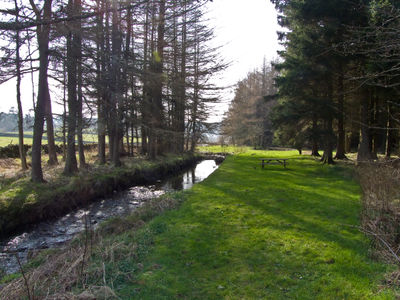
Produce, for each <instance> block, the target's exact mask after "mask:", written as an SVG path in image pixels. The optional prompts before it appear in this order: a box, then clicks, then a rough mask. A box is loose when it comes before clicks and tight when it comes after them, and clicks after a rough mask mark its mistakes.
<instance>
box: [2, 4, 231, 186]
mask: <svg viewBox="0 0 400 300" xmlns="http://www.w3.org/2000/svg"><path fill="white" fill-rule="evenodd" d="M206 2H207V1H192V0H179V1H168V0H138V1H120V0H114V1H104V0H95V1H92V0H83V1H82V0H45V1H34V0H29V1H25V0H14V1H7V2H6V3H4V5H2V8H1V10H0V13H1V21H0V30H1V34H2V38H1V43H0V46H1V59H2V64H1V69H0V83H3V82H6V81H8V80H10V79H13V78H14V79H16V82H17V85H16V104H17V105H16V106H17V110H18V114H19V126H18V129H19V135H20V141H19V143H20V145H21V147H20V149H21V150H20V155H21V161H22V167H23V168H25V169H26V168H27V164H26V158H25V153H24V151H23V150H22V149H23V148H22V145H23V111H22V101H33V104H34V107H35V111H34V125H33V146H32V161H31V166H32V180H33V181H36V182H40V181H43V174H42V154H41V141H42V135H43V133H44V130H45V131H46V133H47V137H48V143H49V147H48V148H49V158H50V161H49V163H50V164H57V163H58V162H57V155H56V153H55V151H54V149H55V147H54V114H53V113H52V105H54V101H58V102H59V103H61V104H62V105H63V107H64V113H63V115H62V116H61V119H62V120H63V122H62V123H63V124H62V126H61V127H62V131H63V136H64V139H65V142H66V148H67V149H66V157H65V169H64V173H65V174H73V173H75V172H76V171H78V167H79V168H83V167H85V165H86V162H85V153H84V148H83V138H82V132H83V130H84V129H85V127H86V126H87V122H86V121H85V120H87V119H91V120H95V121H96V128H97V131H98V159H99V163H100V164H104V163H106V162H107V160H109V161H110V162H111V163H112V164H114V165H115V166H119V165H120V164H121V160H120V157H121V155H123V154H128V155H134V153H136V151H140V152H141V154H143V155H146V156H148V157H150V158H155V157H156V156H158V155H161V154H163V153H167V152H172V153H182V152H183V151H193V150H194V148H195V146H196V143H197V141H198V140H199V138H200V136H201V134H202V131H204V128H206V126H205V125H204V121H205V120H206V118H207V105H208V104H209V103H212V102H215V101H216V100H217V97H216V96H215V95H216V91H217V90H218V88H217V87H215V86H214V85H213V84H211V83H210V78H211V77H212V76H213V75H215V74H216V73H217V72H218V71H220V70H223V69H224V68H225V67H226V65H225V64H224V63H222V62H221V59H220V58H219V56H218V52H217V50H218V49H217V48H213V47H211V46H210V45H209V44H210V43H209V42H210V40H211V39H212V38H213V31H212V29H210V28H208V27H207V25H206V22H205V20H204V19H205V18H204V4H205V3H206ZM23 76H28V77H29V76H30V78H31V82H32V87H33V95H32V98H31V99H29V100H28V99H23V100H22V99H21V89H24V87H23V86H21V78H22V77H23ZM36 78H38V79H36ZM50 83H52V84H53V85H54V83H56V84H57V86H58V88H57V91H52V92H54V93H55V94H56V95H59V96H58V97H57V98H60V99H51V98H52V97H51V95H52V94H54V93H51V92H50V88H49V86H50V87H51V86H52V85H51V84H50ZM106 137H107V138H106ZM107 141H108V142H107ZM138 149H139V150H138ZM77 156H78V159H77Z"/></svg>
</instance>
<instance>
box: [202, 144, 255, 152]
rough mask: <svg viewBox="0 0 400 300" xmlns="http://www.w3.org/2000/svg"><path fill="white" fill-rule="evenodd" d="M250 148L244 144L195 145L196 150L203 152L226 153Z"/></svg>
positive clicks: (244, 150)
mask: <svg viewBox="0 0 400 300" xmlns="http://www.w3.org/2000/svg"><path fill="white" fill-rule="evenodd" d="M250 149H251V148H250V147H246V146H231V145H229V146H226V145H207V146H199V147H197V151H199V152H203V153H228V154H238V153H243V152H246V151H249V150H250Z"/></svg>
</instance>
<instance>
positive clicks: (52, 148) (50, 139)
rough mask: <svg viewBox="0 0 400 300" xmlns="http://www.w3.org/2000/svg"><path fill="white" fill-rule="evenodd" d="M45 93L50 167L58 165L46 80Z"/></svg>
mask: <svg viewBox="0 0 400 300" xmlns="http://www.w3.org/2000/svg"><path fill="white" fill-rule="evenodd" d="M46 85H47V91H46V108H45V110H46V129H47V147H48V151H49V161H48V162H47V163H48V164H49V165H50V166H54V165H57V164H58V159H57V150H56V143H55V140H54V125H53V114H52V109H51V98H50V90H49V83H48V81H47V80H46Z"/></svg>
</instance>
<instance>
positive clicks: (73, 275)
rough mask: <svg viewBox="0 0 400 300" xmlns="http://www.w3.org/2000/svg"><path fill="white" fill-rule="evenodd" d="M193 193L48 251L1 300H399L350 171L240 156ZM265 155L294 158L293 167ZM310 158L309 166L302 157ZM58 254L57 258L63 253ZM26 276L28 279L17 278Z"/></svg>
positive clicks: (289, 154)
mask: <svg viewBox="0 0 400 300" xmlns="http://www.w3.org/2000/svg"><path fill="white" fill-rule="evenodd" d="M239 152H241V153H239V154H236V155H233V156H230V157H228V158H227V159H226V160H225V162H224V163H223V164H222V166H221V167H220V168H219V169H218V170H217V171H216V172H214V173H213V174H212V175H211V176H210V177H209V178H208V179H206V180H205V181H203V182H202V183H200V184H197V185H195V186H194V187H193V188H192V189H191V190H188V191H184V192H178V193H174V194H170V195H166V196H164V197H163V198H161V199H159V200H153V201H150V202H149V203H148V204H146V205H145V206H144V207H142V208H140V209H139V210H138V211H136V212H135V213H134V214H133V215H131V216H129V217H126V218H116V219H113V220H110V221H108V222H106V223H105V224H104V225H103V226H101V228H100V229H99V230H98V231H96V232H94V233H92V232H90V231H88V232H86V233H85V234H83V235H82V236H80V237H79V238H77V239H76V240H75V241H73V242H72V243H71V245H69V246H67V247H66V248H65V249H61V250H53V251H48V252H43V253H41V254H39V255H38V256H37V257H36V258H35V259H34V260H32V261H31V263H30V265H28V266H26V267H25V272H26V278H27V281H24V280H23V278H22V277H19V278H17V279H15V280H14V281H11V282H8V283H7V284H6V283H5V281H3V284H4V285H5V286H4V287H3V289H2V290H1V291H0V298H1V299H3V298H4V299H20V298H21V297H24V296H26V295H27V287H29V289H30V292H31V294H35V296H36V297H37V298H38V299H41V298H44V297H45V296H46V295H53V296H47V299H61V298H62V299H76V297H77V295H80V296H82V297H87V298H85V299H95V298H96V297H99V296H102V297H104V295H106V297H108V298H107V299H132V298H133V299H179V298H183V299H395V298H396V297H398V295H399V293H398V290H397V289H396V288H395V287H394V286H391V285H390V284H388V280H387V276H388V274H390V273H392V272H393V271H394V270H396V268H395V267H394V265H392V264H390V263H389V264H388V263H386V264H385V263H384V262H383V261H381V260H379V259H378V258H376V257H373V255H371V253H373V251H371V250H372V249H371V243H370V239H369V238H368V237H367V236H366V235H365V234H364V233H363V232H362V231H361V230H360V213H361V211H362V207H361V201H360V197H361V189H360V186H359V184H358V183H357V182H356V181H355V180H354V177H353V175H354V174H353V173H354V170H353V169H352V167H350V166H348V165H347V164H346V165H344V164H337V165H335V166H326V165H325V166H324V165H321V164H320V163H319V162H317V161H315V160H314V159H312V158H310V157H307V158H305V157H300V156H298V155H297V154H296V153H297V152H295V151H284V152H278V151H243V152H242V151H239ZM262 157H287V158H292V159H291V160H290V161H289V166H288V168H287V169H285V168H283V166H281V165H270V166H267V167H266V168H265V169H262V168H261V167H260V165H259V159H260V158H262ZM300 158H301V159H300ZM52 252H56V253H52ZM16 276H18V275H16Z"/></svg>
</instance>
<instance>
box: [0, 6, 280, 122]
mask: <svg viewBox="0 0 400 300" xmlns="http://www.w3.org/2000/svg"><path fill="white" fill-rule="evenodd" d="M208 10H209V18H210V22H211V23H212V24H214V25H215V35H216V39H215V45H221V46H223V47H222V49H221V55H222V57H224V59H225V60H226V61H227V62H231V66H230V67H229V68H228V69H227V70H226V71H224V72H223V73H222V74H221V76H220V78H219V79H218V82H217V84H218V85H220V86H232V85H234V84H235V83H236V82H237V81H238V80H240V79H242V78H244V77H246V74H247V73H248V72H250V71H253V70H254V69H255V68H259V67H260V66H262V63H263V58H264V57H265V58H266V59H267V61H270V60H272V59H274V58H276V57H277V54H276V51H277V50H278V48H279V45H278V41H277V35H276V31H277V30H279V26H278V25H277V21H276V11H275V9H274V6H273V5H272V4H271V3H270V1H269V0H214V1H213V2H210V3H209V4H208ZM36 77H37V75H35V80H36ZM30 87H31V82H30V75H26V76H25V78H24V80H23V98H22V101H23V105H24V107H23V109H24V113H28V111H29V110H30V109H32V91H31V88H30ZM50 89H52V90H53V92H54V90H56V87H54V86H52V87H50ZM233 89H234V88H233V87H230V88H227V89H226V91H224V92H223V93H222V96H223V99H224V101H223V103H222V104H220V105H218V106H217V107H216V108H215V109H214V117H213V118H212V119H214V120H220V119H221V117H222V114H223V112H224V111H226V110H227V108H228V104H229V101H230V100H232V98H233ZM0 95H1V101H0V111H4V112H8V111H9V109H10V108H11V107H13V106H14V107H16V99H15V82H14V81H9V82H7V83H5V84H3V85H0ZM52 99H53V100H55V101H57V100H58V99H57V95H53V96H52ZM53 110H54V112H55V113H59V112H61V107H57V106H56V105H54V106H53Z"/></svg>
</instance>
